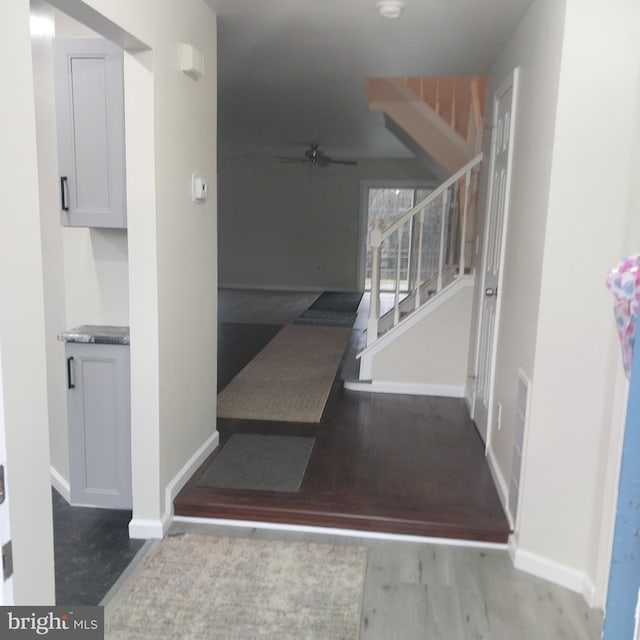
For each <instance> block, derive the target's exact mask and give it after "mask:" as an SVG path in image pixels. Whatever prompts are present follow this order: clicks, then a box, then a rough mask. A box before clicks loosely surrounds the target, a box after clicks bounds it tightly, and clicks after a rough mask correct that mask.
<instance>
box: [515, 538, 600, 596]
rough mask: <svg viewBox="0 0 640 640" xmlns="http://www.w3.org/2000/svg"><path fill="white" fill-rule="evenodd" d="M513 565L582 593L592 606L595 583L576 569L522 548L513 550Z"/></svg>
mask: <svg viewBox="0 0 640 640" xmlns="http://www.w3.org/2000/svg"><path fill="white" fill-rule="evenodd" d="M514 566H515V568H516V569H520V570H521V571H526V572H527V573H530V574H531V575H534V576H536V577H538V578H542V579H543V580H548V581H549V582H553V583H554V584H557V585H558V586H560V587H564V588H565V589H569V590H571V591H575V592H576V593H579V594H581V595H582V597H583V598H584V599H585V600H586V602H587V604H588V605H589V606H594V604H595V603H594V602H593V600H594V594H595V585H594V584H593V582H592V581H591V579H590V578H589V577H588V576H587V575H585V574H584V573H582V572H581V571H577V570H576V569H572V568H571V567H567V566H566V565H564V564H560V563H559V562H555V560H550V559H549V558H544V557H543V556H539V555H537V554H535V553H531V552H530V551H525V550H524V549H517V548H516V550H515V561H514Z"/></svg>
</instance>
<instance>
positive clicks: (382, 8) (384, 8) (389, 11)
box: [376, 0, 404, 18]
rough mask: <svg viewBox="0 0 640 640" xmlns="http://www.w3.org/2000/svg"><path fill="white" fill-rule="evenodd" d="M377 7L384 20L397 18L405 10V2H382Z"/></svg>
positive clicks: (384, 0)
mask: <svg viewBox="0 0 640 640" xmlns="http://www.w3.org/2000/svg"><path fill="white" fill-rule="evenodd" d="M376 7H377V8H378V13H379V14H380V15H381V16H382V17H383V18H397V17H398V16H399V15H400V14H401V13H402V10H403V9H404V2H403V1H402V0H380V2H378V3H377V4H376Z"/></svg>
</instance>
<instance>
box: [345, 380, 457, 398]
mask: <svg viewBox="0 0 640 640" xmlns="http://www.w3.org/2000/svg"><path fill="white" fill-rule="evenodd" d="M344 388H345V389H348V390H349V391H366V392H367V393H399V394H406V395H410V396H440V397H444V398H463V397H464V387H463V386H462V385H460V386H458V385H455V384H422V383H415V382H384V381H379V380H373V381H371V382H366V381H360V380H349V381H345V383H344Z"/></svg>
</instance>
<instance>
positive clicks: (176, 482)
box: [129, 431, 220, 539]
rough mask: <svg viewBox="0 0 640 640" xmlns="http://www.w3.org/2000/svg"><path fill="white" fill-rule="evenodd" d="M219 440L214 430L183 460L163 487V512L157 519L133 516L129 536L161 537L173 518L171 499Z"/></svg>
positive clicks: (143, 537)
mask: <svg viewBox="0 0 640 640" xmlns="http://www.w3.org/2000/svg"><path fill="white" fill-rule="evenodd" d="M219 442H220V434H219V433H218V432H217V431H214V432H213V433H212V434H211V435H210V436H209V437H208V438H207V439H206V440H205V441H204V442H203V444H202V445H201V446H200V447H199V448H198V450H197V451H196V452H195V453H194V454H193V455H192V456H191V457H190V458H189V460H187V462H185V464H184V465H183V466H182V468H181V469H180V471H178V473H176V475H175V476H173V478H172V480H171V481H170V482H169V484H168V485H167V487H166V489H165V503H164V513H163V514H162V517H161V518H160V519H158V520H152V519H151V520H150V519H145V518H136V517H134V518H133V519H132V520H131V522H129V537H130V538H142V539H148V538H163V537H164V535H165V534H166V533H167V531H168V529H169V526H170V525H171V521H172V520H173V501H174V500H175V497H176V496H177V495H178V493H180V490H181V489H182V487H184V485H185V484H186V483H187V480H189V478H190V477H191V476H192V475H193V474H194V473H195V471H196V469H197V468H198V467H199V466H200V465H201V464H202V463H203V462H204V461H205V460H206V459H207V458H208V457H209V455H211V453H212V452H213V450H214V449H215V448H216V447H217V446H218V443H219Z"/></svg>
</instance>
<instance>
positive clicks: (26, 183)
mask: <svg viewBox="0 0 640 640" xmlns="http://www.w3.org/2000/svg"><path fill="white" fill-rule="evenodd" d="M32 78H33V76H32V57H31V39H30V34H29V2H28V0H15V1H14V2H4V3H2V5H1V7H0V79H1V80H2V84H3V86H4V87H10V88H11V90H10V99H4V100H1V101H0V139H2V141H3V148H4V150H5V153H3V154H1V156H0V191H1V192H2V194H3V212H2V215H1V216H0V291H1V292H2V302H1V309H2V312H1V313H0V350H1V351H2V369H3V371H2V384H3V397H4V423H5V427H6V444H7V481H8V483H9V486H10V491H11V506H10V515H11V531H12V536H13V560H14V570H15V574H14V599H15V603H16V604H24V605H28V604H31V605H33V604H43V605H46V604H53V603H54V602H55V593H54V571H53V537H52V514H51V489H50V483H49V434H48V417H47V379H46V367H45V357H46V347H45V317H44V291H43V272H42V266H43V263H42V254H41V243H40V218H39V202H38V200H39V197H38V167H37V162H36V131H35V111H34V90H33V79H32ZM7 95H9V94H7Z"/></svg>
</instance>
